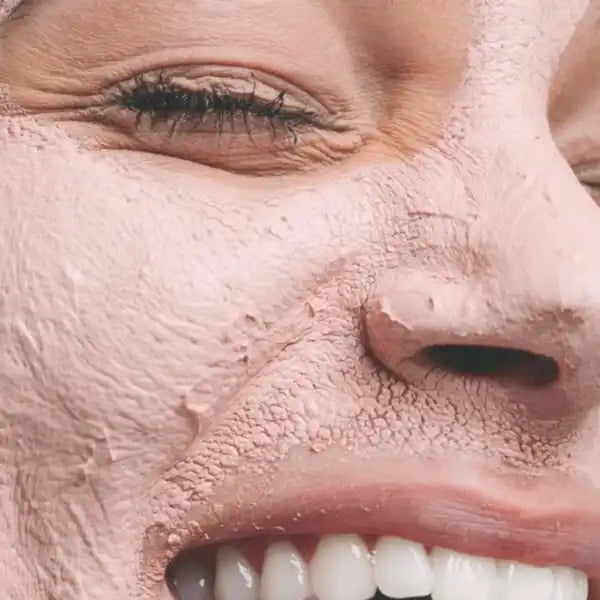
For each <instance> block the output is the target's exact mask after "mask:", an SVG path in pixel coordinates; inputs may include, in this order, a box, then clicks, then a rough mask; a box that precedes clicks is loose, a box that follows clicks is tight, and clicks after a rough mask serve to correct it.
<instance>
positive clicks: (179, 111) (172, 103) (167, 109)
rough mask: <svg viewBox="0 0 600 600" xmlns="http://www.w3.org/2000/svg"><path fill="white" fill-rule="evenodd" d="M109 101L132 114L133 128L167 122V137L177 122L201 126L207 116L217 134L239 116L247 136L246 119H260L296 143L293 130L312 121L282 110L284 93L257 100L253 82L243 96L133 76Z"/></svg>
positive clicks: (222, 89)
mask: <svg viewBox="0 0 600 600" xmlns="http://www.w3.org/2000/svg"><path fill="white" fill-rule="evenodd" d="M113 101H114V104H116V105H118V106H120V107H121V108H124V109H126V110H129V111H132V112H135V113H136V127H140V124H141V120H142V118H143V117H144V116H145V115H148V116H149V118H150V124H151V127H154V126H155V125H156V123H157V122H160V121H162V122H167V123H170V133H171V135H173V133H174V132H175V129H176V127H177V125H178V124H179V123H180V122H182V121H186V122H190V123H194V122H196V123H202V122H203V121H204V120H205V119H206V118H207V117H209V116H211V115H212V116H214V117H215V118H216V120H217V125H218V133H219V134H221V133H222V132H223V127H224V123H225V121H226V120H229V122H230V124H231V131H232V132H233V131H234V120H235V117H236V115H240V116H241V117H242V119H243V121H244V125H245V128H246V132H247V133H248V135H249V136H250V137H252V131H251V125H250V121H249V117H251V118H262V119H266V120H267V122H268V123H269V125H270V128H271V132H272V134H273V136H275V134H276V125H277V124H279V125H281V126H283V128H284V129H285V130H286V132H287V133H289V134H290V135H291V136H292V138H293V141H294V144H296V143H297V141H298V136H297V132H296V127H297V126H298V125H301V124H305V123H312V122H314V119H313V118H312V117H313V115H311V113H309V112H306V111H303V110H298V109H290V108H288V107H286V105H285V92H280V93H279V94H277V96H276V97H275V98H274V99H273V100H271V101H266V100H264V99H262V98H259V97H258V96H257V95H256V82H254V87H253V89H252V91H251V92H247V93H240V92H232V91H230V90H227V88H225V87H222V86H217V85H214V84H212V85H211V86H210V87H208V88H207V89H203V90H193V91H191V90H186V89H183V88H181V87H178V86H176V85H173V84H172V83H171V82H170V81H168V79H167V78H166V77H165V75H164V73H163V72H160V73H158V77H156V78H152V79H150V78H149V77H148V76H144V75H137V76H136V77H135V78H134V80H133V83H132V85H128V86H123V85H122V86H119V91H118V92H117V93H116V94H115V95H114V98H113Z"/></svg>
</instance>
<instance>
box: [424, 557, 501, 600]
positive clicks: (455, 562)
mask: <svg viewBox="0 0 600 600" xmlns="http://www.w3.org/2000/svg"><path fill="white" fill-rule="evenodd" d="M429 560H430V561H431V565H432V568H433V579H434V585H433V593H432V595H431V596H432V598H433V600H497V596H498V578H497V573H496V561H495V560H493V559H491V558H478V557H475V556H468V555H467V554H459V553H458V552H452V551H451V550H443V549H441V548H436V549H434V550H433V552H432V553H431V556H430V558H429Z"/></svg>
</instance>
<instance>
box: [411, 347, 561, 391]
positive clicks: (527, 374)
mask: <svg viewBox="0 0 600 600" xmlns="http://www.w3.org/2000/svg"><path fill="white" fill-rule="evenodd" d="M421 354H422V356H424V357H425V358H426V360H427V361H428V362H429V363H433V365H434V366H436V367H438V368H441V369H445V370H447V371H453V372H455V373H459V374H461V375H467V376H470V377H488V378H494V379H500V378H503V379H511V380H513V381H514V382H515V383H520V384H521V385H528V386H542V385H548V384H550V383H552V382H554V381H556V380H557V379H558V375H559V367H558V363H557V362H556V361H555V360H554V359H552V358H550V357H549V356H543V355H541V354H534V353H533V352H527V351H526V350H514V349H512V348H500V347H498V346H476V345H468V344H467V345H462V344H445V345H437V346H429V347H427V348H425V349H424V350H423V351H422V353H421Z"/></svg>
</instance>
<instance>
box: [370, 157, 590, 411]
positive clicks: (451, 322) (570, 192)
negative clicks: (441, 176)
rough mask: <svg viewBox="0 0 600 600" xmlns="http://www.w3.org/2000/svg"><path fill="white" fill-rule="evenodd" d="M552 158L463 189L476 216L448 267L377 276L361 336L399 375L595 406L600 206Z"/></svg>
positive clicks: (523, 398)
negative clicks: (477, 384) (480, 385)
mask: <svg viewBox="0 0 600 600" xmlns="http://www.w3.org/2000/svg"><path fill="white" fill-rule="evenodd" d="M550 154H551V156H550V157H549V159H548V161H540V160H538V161H536V162H537V164H536V165H532V166H531V167H530V170H529V171H530V172H529V173H528V174H527V175H526V176H523V173H524V169H525V170H527V165H525V167H524V166H523V162H521V163H520V164H519V165H518V166H515V168H514V170H513V171H512V172H510V170H507V169H506V164H504V166H503V169H502V173H498V172H494V167H489V168H488V169H487V170H485V174H484V176H483V178H482V179H481V180H479V181H473V180H470V182H469V183H468V185H469V187H470V190H471V192H470V193H469V194H468V195H469V196H470V198H471V200H470V201H472V199H473V198H475V202H476V203H477V205H478V206H477V214H478V218H477V219H475V220H474V221H473V222H472V224H471V225H470V226H469V230H468V233H467V235H466V236H464V238H465V240H466V241H465V242H463V243H462V247H461V248H460V249H458V251H457V248H456V246H454V247H452V246H450V245H448V248H449V251H448V256H447V257H446V259H447V260H445V261H441V260H437V261H428V262H427V263H425V262H423V264H415V262H412V263H410V268H408V267H403V266H402V261H401V259H399V260H398V266H396V267H393V268H391V269H388V270H386V271H385V272H382V273H380V274H379V277H378V278H377V279H376V282H375V285H374V287H373V289H372V292H371V294H370V296H369V299H368V301H367V302H366V303H365V305H364V310H363V325H364V333H365V336H364V337H365V341H366V344H367V346H368V349H369V351H370V353H371V356H372V357H373V358H374V359H375V360H376V361H377V362H379V363H380V364H381V365H383V366H384V367H385V368H386V369H388V370H389V371H391V372H392V373H393V374H394V375H395V376H396V377H398V378H400V379H402V380H404V381H405V382H406V383H408V384H411V385H416V386H418V387H419V388H421V389H423V388H425V389H429V388H430V389H436V390H437V391H439V385H440V376H442V375H443V377H444V378H445V379H446V380H448V379H450V380H454V381H456V380H462V381H463V383H464V382H465V381H468V382H471V383H472V382H477V381H479V382H481V381H485V382H487V383H488V385H489V386H491V387H493V388H494V389H501V390H502V393H503V395H504V397H506V396H507V395H508V396H510V397H513V398H515V399H516V401H518V402H520V403H525V404H528V405H530V406H537V407H538V408H540V409H542V410H545V411H550V406H551V407H552V408H553V409H554V412H556V410H559V411H562V410H567V411H573V410H582V411H587V410H589V409H590V408H591V407H594V406H598V405H599V404H600V389H599V388H600V385H599V384H600V352H598V350H597V349H598V348H600V235H599V234H600V209H599V208H598V207H597V206H596V205H595V203H594V201H593V200H592V199H591V197H590V196H589V195H588V194H587V192H586V191H585V190H584V188H583V187H582V186H581V185H580V184H579V182H578V181H577V180H576V178H575V177H574V175H573V174H572V172H571V169H570V168H569V166H568V165H567V164H566V163H565V161H564V159H563V158H562V157H561V156H560V155H559V154H558V152H554V151H552V152H551V153H550ZM538 158H539V157H538ZM524 160H525V159H524ZM465 177H467V178H468V176H467V175H465ZM490 182H491V183H490ZM493 182H496V183H493ZM477 190H479V191H480V192H482V193H481V195H480V196H479V197H477ZM483 191H485V193H483ZM471 208H472V205H471ZM424 235H425V236H427V235H428V234H427V232H426V231H425V232H424ZM425 243H426V240H425ZM436 245H437V246H438V247H439V240H437V244H436ZM458 255H463V256H464V255H467V257H470V259H469V260H460V261H458V260H456V259H453V258H452V256H458ZM465 265H469V266H468V267H466V266H465ZM546 414H549V412H547V413H546Z"/></svg>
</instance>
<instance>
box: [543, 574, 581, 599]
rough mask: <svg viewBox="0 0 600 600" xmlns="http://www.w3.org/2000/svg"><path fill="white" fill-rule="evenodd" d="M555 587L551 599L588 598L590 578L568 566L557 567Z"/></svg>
mask: <svg viewBox="0 0 600 600" xmlns="http://www.w3.org/2000/svg"><path fill="white" fill-rule="evenodd" d="M552 572H553V573H554V589H553V590H552V596H551V600H587V597H588V578H587V577H586V576H585V575H584V574H583V573H582V572H581V571H576V570H575V569H568V568H567V567H555V568H554V569H552Z"/></svg>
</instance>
